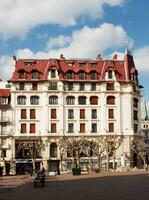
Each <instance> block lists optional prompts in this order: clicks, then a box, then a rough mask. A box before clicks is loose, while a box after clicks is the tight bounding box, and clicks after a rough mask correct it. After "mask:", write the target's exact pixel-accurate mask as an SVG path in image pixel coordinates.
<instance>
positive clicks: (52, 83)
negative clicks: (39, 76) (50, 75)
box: [48, 82, 57, 90]
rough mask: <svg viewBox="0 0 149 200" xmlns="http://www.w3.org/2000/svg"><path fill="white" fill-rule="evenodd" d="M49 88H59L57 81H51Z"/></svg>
mask: <svg viewBox="0 0 149 200" xmlns="http://www.w3.org/2000/svg"><path fill="white" fill-rule="evenodd" d="M48 90H57V82H50V83H49V86H48Z"/></svg>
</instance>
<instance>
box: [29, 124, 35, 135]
mask: <svg viewBox="0 0 149 200" xmlns="http://www.w3.org/2000/svg"><path fill="white" fill-rule="evenodd" d="M35 132H36V126H35V124H30V133H35Z"/></svg>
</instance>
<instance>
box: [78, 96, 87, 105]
mask: <svg viewBox="0 0 149 200" xmlns="http://www.w3.org/2000/svg"><path fill="white" fill-rule="evenodd" d="M78 104H79V105H86V97H84V96H80V97H78Z"/></svg>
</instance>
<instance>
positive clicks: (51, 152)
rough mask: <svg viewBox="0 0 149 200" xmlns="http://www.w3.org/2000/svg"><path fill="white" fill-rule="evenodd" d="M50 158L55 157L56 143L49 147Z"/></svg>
mask: <svg viewBox="0 0 149 200" xmlns="http://www.w3.org/2000/svg"><path fill="white" fill-rule="evenodd" d="M50 156H51V157H52V158H56V157H57V144H56V143H52V144H51V145H50Z"/></svg>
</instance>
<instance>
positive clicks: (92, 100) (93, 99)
mask: <svg viewBox="0 0 149 200" xmlns="http://www.w3.org/2000/svg"><path fill="white" fill-rule="evenodd" d="M90 104H91V105H98V97H96V96H92V97H90Z"/></svg>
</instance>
